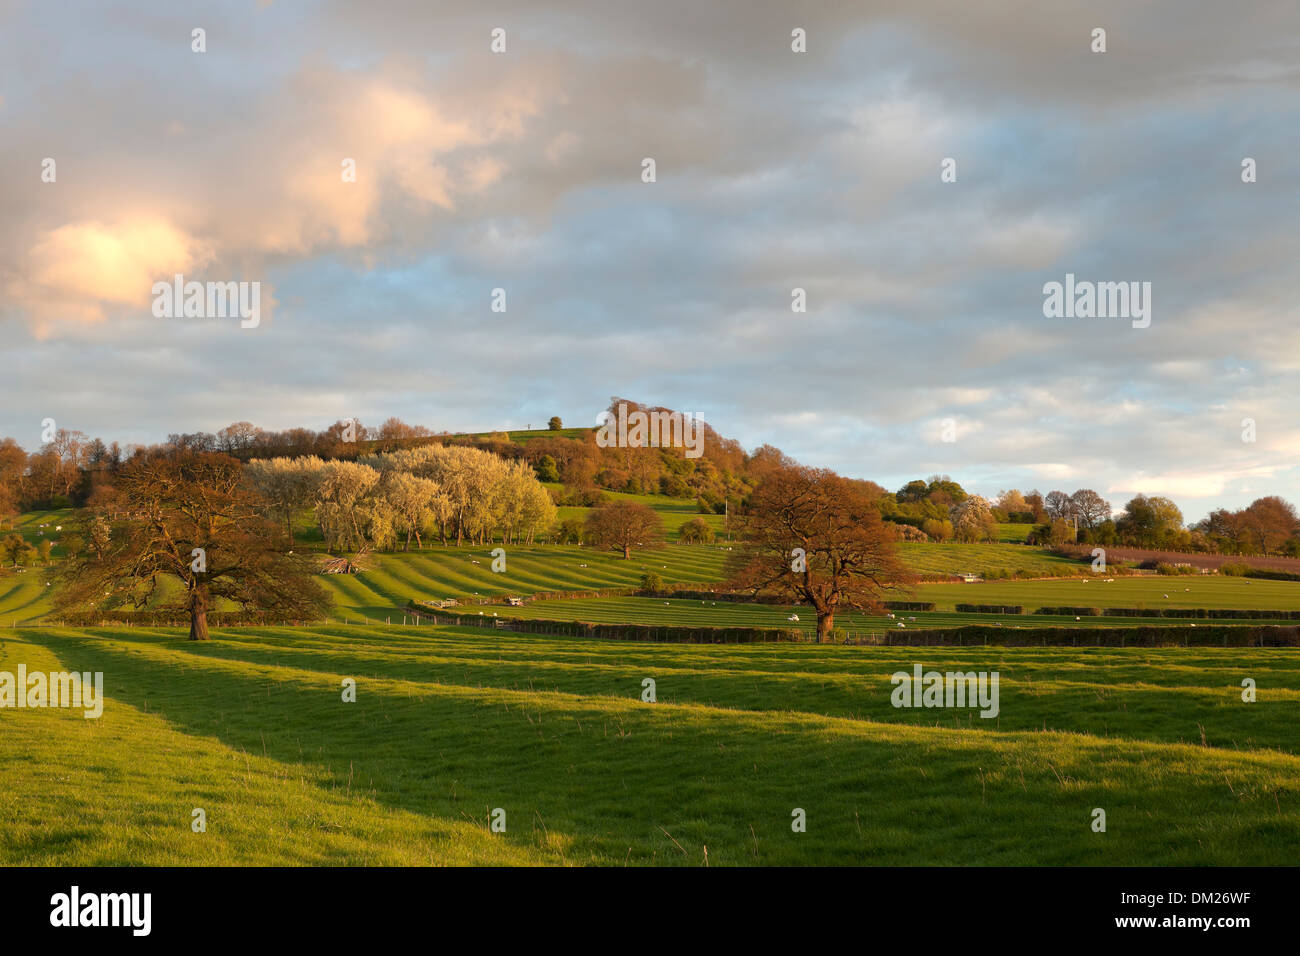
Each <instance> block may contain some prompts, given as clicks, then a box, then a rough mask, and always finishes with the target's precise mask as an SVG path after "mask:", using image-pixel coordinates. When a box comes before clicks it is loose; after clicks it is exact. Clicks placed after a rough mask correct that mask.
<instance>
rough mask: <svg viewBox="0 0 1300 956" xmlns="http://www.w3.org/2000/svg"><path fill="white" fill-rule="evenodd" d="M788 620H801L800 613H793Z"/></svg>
mask: <svg viewBox="0 0 1300 956" xmlns="http://www.w3.org/2000/svg"><path fill="white" fill-rule="evenodd" d="M786 620H787V621H797V620H799V615H798V614H791V615H790V616H789V617H787V618H786Z"/></svg>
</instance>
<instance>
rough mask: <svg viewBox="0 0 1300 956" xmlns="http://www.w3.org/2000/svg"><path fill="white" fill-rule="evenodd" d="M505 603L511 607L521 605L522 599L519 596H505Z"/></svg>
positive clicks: (522, 603) (522, 604)
mask: <svg viewBox="0 0 1300 956" xmlns="http://www.w3.org/2000/svg"><path fill="white" fill-rule="evenodd" d="M506 603H508V604H509V605H510V606H511V607H523V606H524V599H523V598H521V597H508V598H506Z"/></svg>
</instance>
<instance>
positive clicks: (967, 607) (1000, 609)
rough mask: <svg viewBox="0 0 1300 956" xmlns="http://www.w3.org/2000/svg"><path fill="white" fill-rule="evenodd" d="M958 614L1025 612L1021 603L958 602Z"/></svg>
mask: <svg viewBox="0 0 1300 956" xmlns="http://www.w3.org/2000/svg"><path fill="white" fill-rule="evenodd" d="M957 613H958V614H1024V613H1025V609H1024V608H1023V607H1021V606H1020V605H1019V604H958V605H957Z"/></svg>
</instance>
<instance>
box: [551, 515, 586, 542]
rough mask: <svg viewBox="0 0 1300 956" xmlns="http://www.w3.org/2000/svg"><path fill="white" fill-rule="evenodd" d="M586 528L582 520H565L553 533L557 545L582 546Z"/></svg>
mask: <svg viewBox="0 0 1300 956" xmlns="http://www.w3.org/2000/svg"><path fill="white" fill-rule="evenodd" d="M585 530H586V529H585V527H584V525H583V523H582V519H581V518H565V519H564V520H563V521H561V522H560V523H559V525H558V526H557V527H556V528H555V530H554V531H553V532H552V537H553V538H554V540H555V543H556V544H582V535H583V533H584V532H585Z"/></svg>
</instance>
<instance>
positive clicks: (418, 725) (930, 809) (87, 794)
mask: <svg viewBox="0 0 1300 956" xmlns="http://www.w3.org/2000/svg"><path fill="white" fill-rule="evenodd" d="M215 638H216V639H215V640H213V641H212V642H210V643H207V644H193V643H190V642H188V641H186V640H184V635H183V632H181V631H179V630H158V629H151V630H150V631H149V632H148V633H141V632H130V631H126V630H120V629H117V630H113V629H110V630H98V629H90V630H71V629H60V628H34V629H25V630H24V629H19V630H16V631H15V630H6V631H4V632H3V634H0V670H9V671H13V670H14V669H16V667H17V665H18V664H19V663H25V664H26V665H27V666H28V667H29V668H42V669H46V670H50V669H57V670H64V669H75V670H83V671H84V670H90V671H96V670H98V671H103V672H104V674H105V681H106V687H105V693H106V696H107V698H108V700H107V703H106V704H105V708H104V713H103V716H102V717H101V718H100V719H98V720H86V719H83V718H82V717H81V716H80V714H79V713H74V712H70V711H66V710H22V711H15V710H5V711H0V721H3V723H4V733H2V734H0V756H2V758H3V759H4V763H5V766H6V777H5V787H4V788H3V789H2V790H0V819H3V820H4V821H5V825H4V826H3V827H0V859H3V861H4V862H6V863H26V864H43V865H71V864H90V865H99V864H103V865H109V864H128V863H130V864H147V863H151V864H173V863H178V864H196V863H207V864H230V863H280V864H313V863H314V864H329V863H333V864H361V863H371V864H376V863H377V864H391V863H413V864H427V863H493V864H503V863H550V864H588V863H603V864H609V865H624V864H630V865H632V864H664V865H674V864H676V865H690V866H698V865H703V864H705V863H706V862H707V863H709V864H710V865H728V864H733V865H734V864H752V863H759V864H808V863H820V864H904V865H907V864H924V863H938V864H993V865H997V864H1081V865H1115V864H1132V865H1165V864H1176V865H1200V864H1228V863H1231V864H1246V865H1251V864H1287V863H1293V862H1294V859H1295V852H1296V849H1297V847H1300V755H1297V741H1296V738H1295V735H1294V732H1293V730H1292V728H1293V727H1294V726H1295V725H1296V723H1297V721H1298V720H1300V659H1298V658H1297V657H1296V655H1295V654H1294V652H1288V651H1285V650H1248V651H1242V650H1185V649H1172V650H1132V649H1130V650H1124V651H1115V650H1105V651H1103V650H1075V649H1072V648H1070V649H1067V648H1056V649H1041V650H1040V649H1024V648H1020V649H1014V650H1011V649H999V648H978V649H976V648H969V649H953V648H916V649H910V648H844V647H830V646H813V645H794V644H785V645H723V646H698V645H652V644H625V643H621V642H620V643H610V642H605V643H602V642H581V641H575V640H560V639H549V638H543V637H526V636H521V635H515V634H509V633H506V632H498V631H482V630H477V629H456V628H441V627H430V626H422V627H409V626H408V627H399V626H393V627H356V626H353V627H349V628H345V627H341V626H338V627H324V628H309V629H290V628H247V629H237V630H225V631H217V632H215ZM914 663H920V664H923V665H924V666H925V667H926V668H936V669H950V668H960V669H962V670H997V671H999V673H1000V676H1001V694H1000V714H999V716H998V717H997V718H996V719H991V720H986V719H982V718H980V717H978V716H977V715H976V714H975V712H974V711H971V710H896V709H894V708H893V707H892V706H891V705H890V703H889V694H890V690H891V685H890V682H889V675H890V674H891V673H892V672H893V671H896V670H910V668H911V666H912V664H914ZM1245 676H1249V677H1252V678H1254V679H1255V680H1257V681H1258V684H1259V687H1260V698H1259V701H1258V702H1257V703H1254V704H1245V703H1242V702H1241V700H1240V690H1239V688H1240V683H1241V679H1242V678H1243V677H1245ZM344 677H354V678H356V680H357V683H358V698H357V702H356V703H354V704H345V703H342V702H341V700H340V686H341V682H342V679H343V678H344ZM647 677H649V678H653V679H654V680H655V681H656V682H657V692H658V703H656V704H653V705H652V704H648V703H643V702H641V700H640V694H641V688H642V681H643V680H644V679H645V678H647ZM195 807H201V808H203V809H204V810H205V811H206V813H207V821H208V830H207V832H206V833H202V834H196V833H193V832H191V829H190V822H191V811H192V810H193V808H195ZM498 807H500V808H503V809H505V811H506V814H507V818H506V819H507V830H506V832H505V833H498V834H494V833H491V832H490V830H489V827H488V819H489V814H490V812H491V811H492V810H493V809H494V808H498ZM1095 807H1101V808H1104V809H1105V810H1106V812H1107V818H1108V820H1107V822H1108V830H1107V832H1106V833H1104V834H1099V833H1094V832H1092V831H1091V829H1090V826H1089V824H1090V822H1091V814H1092V811H1093V809H1094V808H1095ZM794 808H802V809H804V810H805V811H806V813H807V819H808V828H807V832H806V833H793V832H792V831H791V827H790V820H791V811H792V810H793V809H794ZM706 848H707V860H706Z"/></svg>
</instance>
